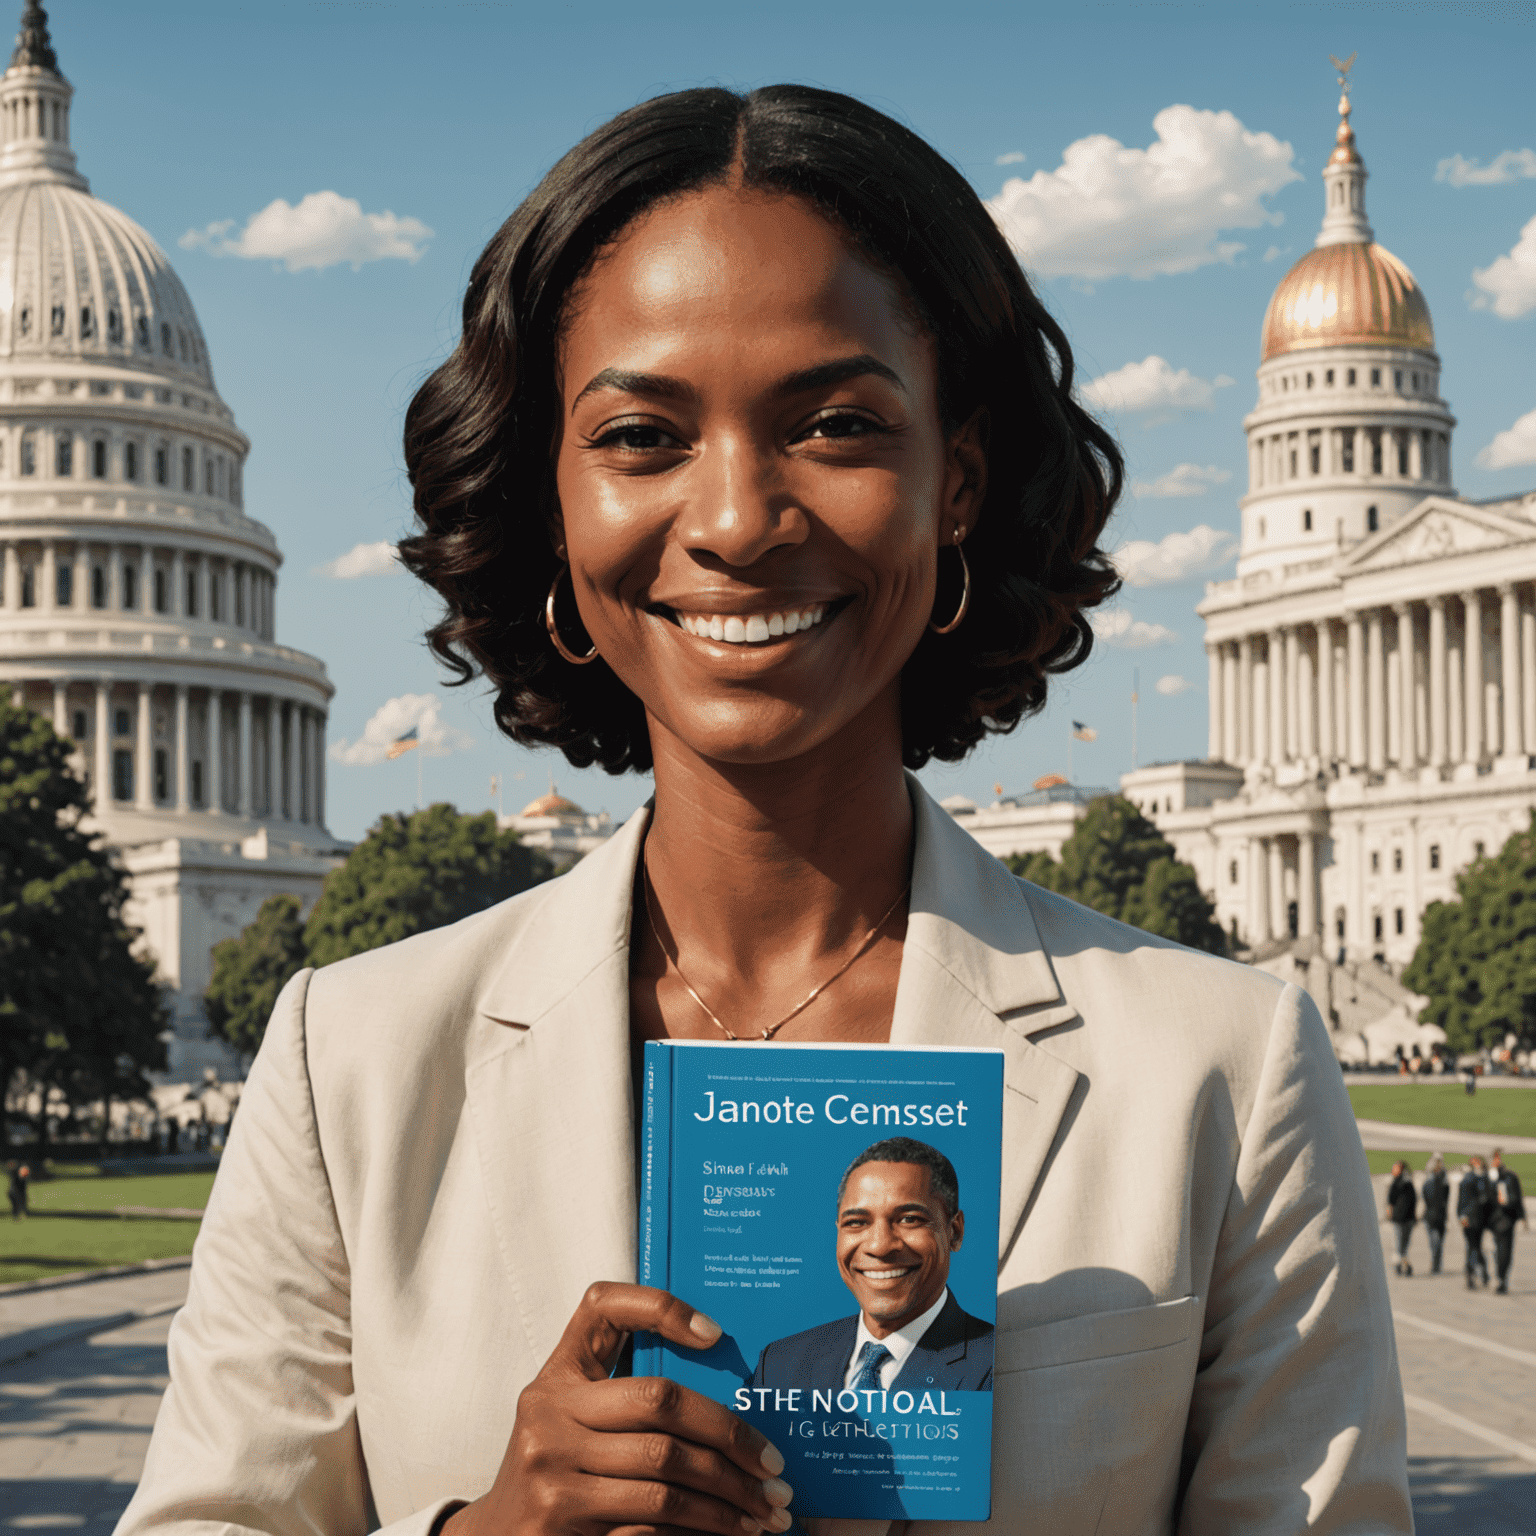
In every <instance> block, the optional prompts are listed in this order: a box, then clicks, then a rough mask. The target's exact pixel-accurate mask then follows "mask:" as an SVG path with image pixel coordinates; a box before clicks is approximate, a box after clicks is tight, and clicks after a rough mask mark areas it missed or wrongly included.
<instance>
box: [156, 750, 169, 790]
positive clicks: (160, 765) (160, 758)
mask: <svg viewBox="0 0 1536 1536" xmlns="http://www.w3.org/2000/svg"><path fill="white" fill-rule="evenodd" d="M170 766H171V765H170V761H169V759H168V757H167V755H166V750H165V748H164V747H156V748H155V799H156V800H169V799H170V798H171V774H170Z"/></svg>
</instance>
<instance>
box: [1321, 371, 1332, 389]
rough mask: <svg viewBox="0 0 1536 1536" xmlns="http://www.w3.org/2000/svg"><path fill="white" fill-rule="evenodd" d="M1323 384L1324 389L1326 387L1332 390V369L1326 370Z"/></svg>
mask: <svg viewBox="0 0 1536 1536" xmlns="http://www.w3.org/2000/svg"><path fill="white" fill-rule="evenodd" d="M1323 384H1324V385H1325V387H1327V388H1328V389H1332V388H1333V369H1332V368H1330V369H1329V370H1328V371H1327V373H1325V374H1324V375H1323Z"/></svg>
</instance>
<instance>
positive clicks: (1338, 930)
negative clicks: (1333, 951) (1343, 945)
mask: <svg viewBox="0 0 1536 1536" xmlns="http://www.w3.org/2000/svg"><path fill="white" fill-rule="evenodd" d="M1333 931H1334V936H1335V937H1336V938H1340V939H1342V938H1343V937H1344V914H1343V913H1342V912H1340V913H1339V915H1338V916H1337V917H1336V918H1334V920H1333Z"/></svg>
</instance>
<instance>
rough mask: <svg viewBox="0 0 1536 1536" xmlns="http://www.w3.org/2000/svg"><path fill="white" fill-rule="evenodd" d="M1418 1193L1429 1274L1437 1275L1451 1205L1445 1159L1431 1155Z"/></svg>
mask: <svg viewBox="0 0 1536 1536" xmlns="http://www.w3.org/2000/svg"><path fill="white" fill-rule="evenodd" d="M1419 1193H1420V1195H1421V1196H1422V1197H1423V1200H1424V1235H1425V1237H1427V1238H1428V1239H1429V1272H1430V1274H1432V1275H1438V1274H1439V1273H1440V1261H1441V1259H1442V1258H1443V1257H1444V1256H1445V1214H1446V1210H1447V1208H1448V1207H1449V1206H1450V1203H1451V1181H1450V1180H1449V1179H1447V1178H1446V1176H1445V1159H1444V1158H1443V1157H1441V1155H1440V1154H1439V1153H1438V1152H1434V1153H1431V1154H1430V1159H1429V1161H1428V1162H1427V1163H1425V1165H1424V1183H1423V1186H1422V1187H1421V1189H1420V1191H1419Z"/></svg>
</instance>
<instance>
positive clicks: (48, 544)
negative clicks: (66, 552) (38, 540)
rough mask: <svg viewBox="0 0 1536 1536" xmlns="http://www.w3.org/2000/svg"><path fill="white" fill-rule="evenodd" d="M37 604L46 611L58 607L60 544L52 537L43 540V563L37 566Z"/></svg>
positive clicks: (51, 610)
mask: <svg viewBox="0 0 1536 1536" xmlns="http://www.w3.org/2000/svg"><path fill="white" fill-rule="evenodd" d="M37 576H38V580H37V591H36V601H37V606H38V607H39V609H41V610H42V611H43V612H44V613H52V612H53V610H54V609H55V608H57V607H58V601H57V598H58V582H59V546H58V545H57V544H55V543H54V542H53V540H52V539H44V540H43V563H42V564H41V565H40V566H39V567H38V568H37Z"/></svg>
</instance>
